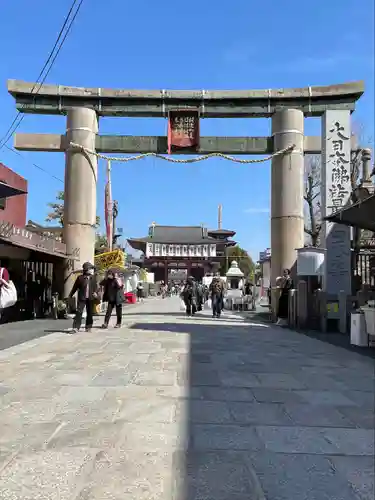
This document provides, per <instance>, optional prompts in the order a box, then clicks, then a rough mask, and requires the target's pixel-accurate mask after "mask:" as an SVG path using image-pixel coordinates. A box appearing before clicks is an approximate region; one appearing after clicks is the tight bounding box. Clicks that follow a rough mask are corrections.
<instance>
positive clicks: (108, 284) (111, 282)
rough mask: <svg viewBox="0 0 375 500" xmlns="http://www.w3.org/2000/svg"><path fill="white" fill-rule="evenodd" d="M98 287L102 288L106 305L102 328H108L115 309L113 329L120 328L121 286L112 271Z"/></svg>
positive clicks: (122, 293)
mask: <svg viewBox="0 0 375 500" xmlns="http://www.w3.org/2000/svg"><path fill="white" fill-rule="evenodd" d="M100 286H101V287H103V302H107V303H108V305H107V311H106V313H105V318H104V323H103V325H102V328H103V329H106V328H108V324H109V320H110V319H111V316H112V311H113V309H116V319H117V321H116V325H115V328H121V321H122V304H123V302H124V290H123V285H122V283H120V281H119V279H118V278H117V276H116V275H115V273H114V271H111V270H109V271H108V273H107V276H106V278H105V279H104V280H103V281H101V282H100Z"/></svg>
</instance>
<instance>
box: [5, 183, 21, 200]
mask: <svg viewBox="0 0 375 500" xmlns="http://www.w3.org/2000/svg"><path fill="white" fill-rule="evenodd" d="M25 193H26V191H24V190H23V189H18V188H15V187H12V186H9V185H8V184H5V182H0V198H10V197H11V196H17V195H19V194H25Z"/></svg>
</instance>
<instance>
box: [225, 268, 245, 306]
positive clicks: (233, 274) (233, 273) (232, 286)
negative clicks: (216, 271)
mask: <svg viewBox="0 0 375 500" xmlns="http://www.w3.org/2000/svg"><path fill="white" fill-rule="evenodd" d="M225 276H226V278H227V290H228V294H227V295H228V297H231V298H234V297H242V288H243V281H244V280H243V277H244V273H243V272H242V271H241V269H240V268H239V267H238V263H237V261H235V260H234V261H233V262H232V263H231V265H230V268H229V270H228V272H227V273H226V275H225Z"/></svg>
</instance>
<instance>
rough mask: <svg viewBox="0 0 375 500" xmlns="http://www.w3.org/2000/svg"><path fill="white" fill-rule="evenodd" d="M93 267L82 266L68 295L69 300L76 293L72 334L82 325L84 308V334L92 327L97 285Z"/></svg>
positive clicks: (89, 265) (90, 265)
mask: <svg viewBox="0 0 375 500" xmlns="http://www.w3.org/2000/svg"><path fill="white" fill-rule="evenodd" d="M94 270H95V269H94V266H93V265H92V264H91V263H90V262H85V263H84V264H83V266H82V274H81V275H80V276H78V277H77V279H76V281H75V283H74V285H73V288H72V291H71V292H70V294H69V298H70V299H71V298H72V297H73V295H74V294H75V293H76V292H77V311H76V315H75V318H74V320H73V330H72V333H77V332H78V331H79V329H80V328H81V324H82V313H83V311H84V309H85V307H86V325H85V326H86V332H90V331H91V328H92V325H93V322H94V321H93V313H94V307H95V301H96V300H97V299H98V285H97V281H96V277H95V275H94Z"/></svg>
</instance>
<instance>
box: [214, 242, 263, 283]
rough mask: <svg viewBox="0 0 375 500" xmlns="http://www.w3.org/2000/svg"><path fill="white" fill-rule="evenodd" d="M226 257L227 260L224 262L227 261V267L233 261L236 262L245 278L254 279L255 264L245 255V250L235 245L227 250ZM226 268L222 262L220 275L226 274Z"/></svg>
mask: <svg viewBox="0 0 375 500" xmlns="http://www.w3.org/2000/svg"><path fill="white" fill-rule="evenodd" d="M227 255H228V259H224V260H227V261H228V266H230V264H231V262H232V261H233V260H236V261H237V262H238V265H239V267H240V269H241V271H242V272H243V273H244V275H245V277H246V278H253V277H254V270H255V264H254V262H253V259H252V258H251V257H250V255H249V254H248V253H247V251H246V250H244V249H243V248H241V247H240V246H239V245H235V246H234V247H229V248H228V250H227ZM226 266H227V263H226V262H223V263H222V265H221V274H222V275H224V274H225V273H226V272H227V269H226Z"/></svg>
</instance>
